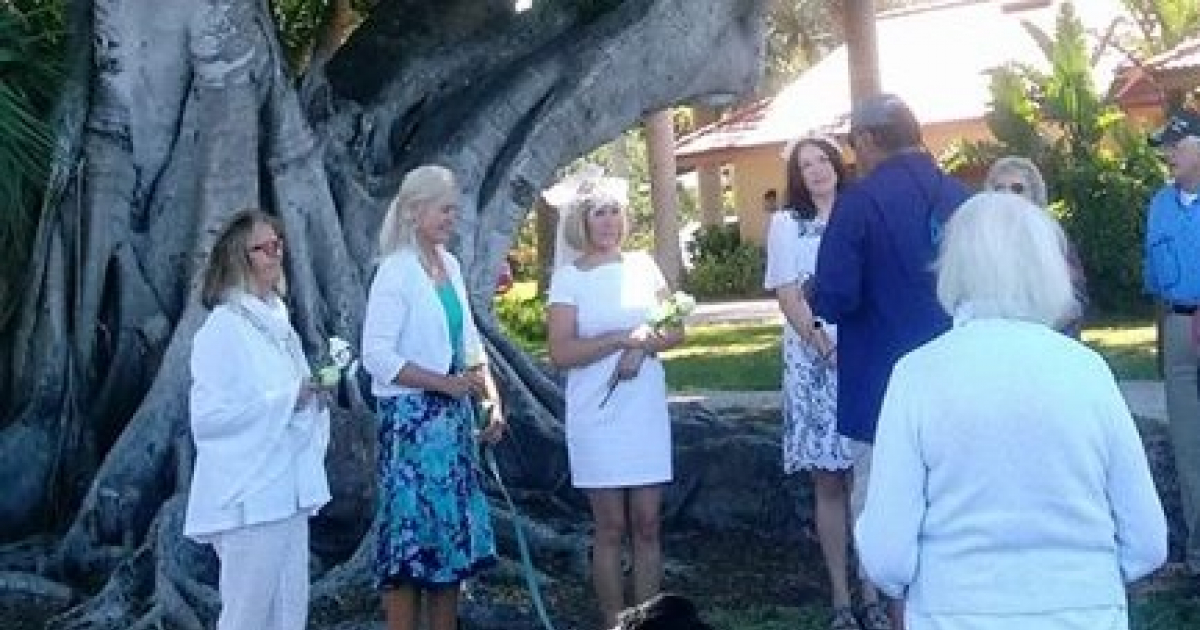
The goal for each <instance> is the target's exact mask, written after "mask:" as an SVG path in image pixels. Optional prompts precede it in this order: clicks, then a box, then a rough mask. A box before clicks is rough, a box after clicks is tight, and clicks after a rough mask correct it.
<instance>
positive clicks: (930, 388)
mask: <svg viewBox="0 0 1200 630" xmlns="http://www.w3.org/2000/svg"><path fill="white" fill-rule="evenodd" d="M855 534H856V540H857V543H858V550H859V555H860V558H861V560H862V563H863V566H864V568H865V569H866V571H867V573H868V575H869V576H870V578H871V580H872V581H873V582H874V583H875V584H877V585H878V586H879V587H880V588H881V589H882V590H883V591H884V592H886V593H887V594H889V595H891V596H893V597H896V596H905V598H906V600H907V602H908V604H907V605H908V606H910V607H911V609H912V610H914V611H915V612H919V613H924V614H935V615H936V614H1026V613H1043V612H1052V611H1062V610H1066V609H1079V608H1090V607H1113V606H1115V607H1124V606H1125V590H1124V588H1123V583H1125V582H1130V581H1133V580H1135V579H1137V578H1139V577H1142V576H1144V575H1146V574H1147V573H1149V572H1151V571H1153V570H1154V569H1155V568H1157V567H1158V566H1159V565H1161V564H1162V563H1163V561H1164V560H1165V558H1166V553H1167V526H1166V520H1165V518H1164V516H1163V510H1162V506H1161V505H1160V504H1159V500H1158V495H1157V493H1156V492H1155V488H1154V482H1153V480H1152V479H1151V477H1150V471H1149V467H1148V466H1147V463H1146V454H1145V451H1144V449H1143V447H1142V442H1141V440H1140V439H1139V437H1138V432H1137V429H1136V427H1135V426H1134V422H1133V419H1132V418H1131V417H1130V415H1129V410H1128V407H1127V406H1126V404H1125V401H1124V399H1123V398H1122V396H1121V392H1120V390H1119V389H1118V388H1117V384H1116V381H1115V380H1114V379H1113V377H1112V373H1111V372H1110V371H1109V369H1108V366H1107V365H1106V364H1105V363H1104V360H1103V359H1102V358H1101V357H1100V356H1099V355H1097V354H1096V353H1095V352H1093V351H1092V350H1090V349H1088V348H1087V347H1085V346H1083V345H1082V344H1080V343H1078V342H1076V341H1074V340H1072V339H1069V338H1068V337H1066V336H1064V335H1061V334H1059V333H1056V332H1054V331H1053V330H1050V329H1049V328H1047V327H1045V326H1041V325H1038V324H1033V323H1029V322H1021V321H1014V320H1003V319H978V320H973V321H972V320H968V321H967V322H966V323H963V324H960V325H958V326H956V327H955V328H954V329H952V330H951V331H949V332H947V333H945V334H944V335H942V336H940V337H938V338H937V339H934V340H933V341H931V342H929V343H928V344H926V345H924V346H922V347H920V348H918V349H916V350H914V351H912V352H911V353H909V354H908V355H907V356H905V357H903V358H902V359H901V360H900V361H899V362H898V363H897V364H896V367H895V369H894V370H893V372H892V377H891V381H890V382H889V384H888V389H887V394H886V396H885V398H884V402H883V409H882V411H881V413H880V417H879V431H878V434H877V436H876V440H875V447H874V450H873V454H872V460H871V479H870V483H869V486H868V489H867V502H866V508H865V509H864V511H863V513H862V515H861V516H860V517H859V519H858V522H857V524H856V527H855ZM905 591H907V594H906V595H905Z"/></svg>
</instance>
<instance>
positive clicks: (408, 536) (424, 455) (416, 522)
mask: <svg viewBox="0 0 1200 630" xmlns="http://www.w3.org/2000/svg"><path fill="white" fill-rule="evenodd" d="M471 422H472V414H471V412H470V408H469V407H468V405H467V403H466V402H464V401H460V400H456V399H454V398H450V397H448V396H443V395H440V394H434V393H429V392H424V393H420V394H405V395H402V396H396V397H392V398H381V399H379V468H378V473H379V479H380V484H379V515H378V516H379V518H377V519H376V522H377V524H378V528H379V531H378V532H377V533H378V542H377V547H376V552H375V584H376V587H378V588H384V589H387V588H394V587H397V586H415V587H418V588H438V587H445V586H453V585H454V584H457V583H458V582H461V581H463V580H464V579H466V578H468V577H470V576H472V575H474V574H475V573H477V572H478V571H479V570H480V569H483V568H486V567H487V566H490V565H492V564H494V563H495V561H496V543H495V539H494V537H493V536H492V524H491V518H490V517H489V515H488V503H487V497H486V496H484V493H483V475H482V472H481V471H480V468H479V465H478V464H479V462H478V455H477V453H476V449H475V435H474V427H472V426H471Z"/></svg>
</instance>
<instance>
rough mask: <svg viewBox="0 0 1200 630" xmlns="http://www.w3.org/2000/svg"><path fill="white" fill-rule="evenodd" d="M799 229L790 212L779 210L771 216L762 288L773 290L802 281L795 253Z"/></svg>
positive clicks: (798, 242)
mask: <svg viewBox="0 0 1200 630" xmlns="http://www.w3.org/2000/svg"><path fill="white" fill-rule="evenodd" d="M799 229H800V228H799V226H798V225H797V224H796V220H795V219H794V218H792V215H791V213H790V212H787V211H784V210H780V211H778V212H775V213H774V214H772V215H771V223H770V225H769V226H768V227H767V268H766V273H764V274H763V288H765V289H768V290H774V289H778V288H779V287H781V286H783V285H785V284H788V283H791V282H800V281H801V280H802V278H801V269H800V265H799V255H798V251H797V250H798V247H799V246H800V232H799Z"/></svg>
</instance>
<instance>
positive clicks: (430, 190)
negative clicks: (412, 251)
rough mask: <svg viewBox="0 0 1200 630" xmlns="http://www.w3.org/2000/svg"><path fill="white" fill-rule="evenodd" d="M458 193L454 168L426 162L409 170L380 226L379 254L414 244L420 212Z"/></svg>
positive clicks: (385, 253) (451, 198) (448, 199)
mask: <svg viewBox="0 0 1200 630" xmlns="http://www.w3.org/2000/svg"><path fill="white" fill-rule="evenodd" d="M457 196H458V184H457V183H456V182H455V181H454V173H452V172H450V169H448V168H446V167H444V166H438V165H435V164H426V165H424V166H418V167H417V168H414V169H413V170H411V171H409V172H408V174H406V175H405V176H404V180H403V181H401V182H400V190H399V191H397V192H396V198H395V199H393V200H392V203H391V204H390V205H389V206H388V211H387V215H386V216H385V217H384V218H383V225H382V226H381V227H380V228H379V255H380V256H387V255H389V254H392V253H395V252H396V251H397V250H400V249H403V248H408V247H412V246H414V245H415V244H416V225H417V218H418V217H419V216H420V213H422V212H423V211H425V210H426V209H427V208H429V207H430V206H433V205H435V204H438V203H444V202H452V201H454V200H455V199H456V198H457Z"/></svg>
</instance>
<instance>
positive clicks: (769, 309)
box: [688, 298, 783, 324]
mask: <svg viewBox="0 0 1200 630" xmlns="http://www.w3.org/2000/svg"><path fill="white" fill-rule="evenodd" d="M782 321H783V315H781V314H780V313H779V305H778V304H776V303H775V299H774V298H768V299H759V300H739V301H736V302H702V303H700V304H697V305H696V310H695V311H694V312H693V313H692V314H691V316H689V317H688V323H689V324H733V323H739V324H740V323H745V322H763V323H767V322H782Z"/></svg>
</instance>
